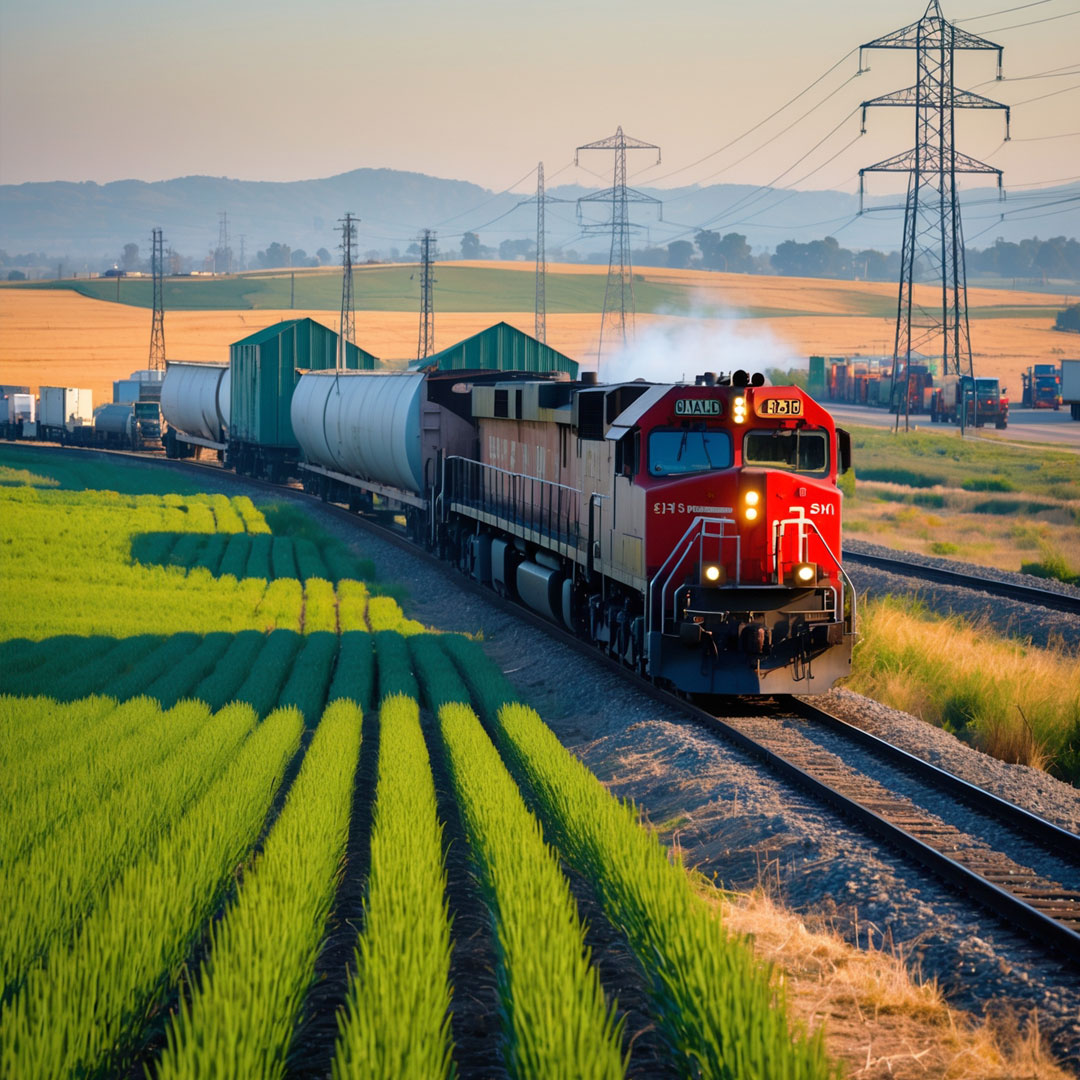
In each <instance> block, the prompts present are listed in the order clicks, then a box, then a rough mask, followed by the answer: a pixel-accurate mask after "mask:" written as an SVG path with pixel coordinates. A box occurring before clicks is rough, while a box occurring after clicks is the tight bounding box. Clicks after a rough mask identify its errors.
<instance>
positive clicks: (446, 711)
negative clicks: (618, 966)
mask: <svg viewBox="0 0 1080 1080" xmlns="http://www.w3.org/2000/svg"><path fill="white" fill-rule="evenodd" d="M439 728H440V731H441V733H442V738H443V742H444V745H445V747H446V752H447V759H448V762H449V766H450V775H451V778H452V780H453V784H454V791H455V793H456V795H457V798H458V803H459V805H460V807H461V812H462V817H463V819H464V821H465V829H466V832H467V834H468V837H469V843H470V844H471V845H472V849H473V852H474V856H475V861H476V864H477V867H478V870H479V879H480V882H481V888H482V891H483V893H484V896H485V899H486V901H487V904H488V906H489V907H490V909H491V911H492V914H493V916H494V922H495V941H496V965H497V966H496V973H497V977H498V984H499V996H500V999H501V1001H502V1010H501V1011H502V1020H503V1038H504V1055H505V1059H506V1067H507V1071H508V1072H509V1073H510V1075H511V1076H512V1077H517V1078H526V1077H529V1078H536V1080H547V1078H550V1080H557V1078H565V1080H572V1078H575V1077H586V1076H587V1077H590V1078H595V1080H604V1078H615V1077H622V1076H623V1075H624V1073H625V1062H624V1059H623V1055H622V1052H621V1042H622V1030H621V1028H622V1025H621V1024H616V1023H615V1020H614V1017H613V1014H612V1011H611V1010H610V1009H609V1007H608V1006H607V1004H606V1003H605V1001H604V992H603V990H602V988H601V986H600V980H599V978H598V977H597V973H596V969H595V968H593V967H591V966H590V964H589V957H588V952H587V950H586V948H585V930H584V927H583V926H582V924H581V921H580V919H579V918H578V913H577V905H576V904H575V902H574V898H573V896H572V895H571V893H570V887H569V885H568V884H567V881H566V878H565V877H564V876H563V873H562V870H561V869H560V868H559V860H558V856H557V855H556V854H555V852H554V851H553V850H552V849H551V848H550V847H549V846H548V845H547V844H546V843H544V836H543V831H542V830H541V828H540V823H539V822H538V821H537V820H536V818H534V817H533V816H532V814H531V813H529V810H528V808H527V807H526V806H525V803H524V801H523V800H522V798H521V794H520V792H519V791H518V789H517V785H516V784H515V783H514V781H513V779H512V778H511V776H510V774H509V772H507V770H506V766H505V765H503V763H502V760H501V759H500V758H499V753H498V751H497V750H496V749H495V747H494V745H493V744H492V742H491V739H489V738H488V736H487V734H486V732H485V731H484V729H483V728H482V727H481V726H480V721H479V720H477V718H476V714H475V713H474V712H473V711H472V709H470V708H469V707H468V706H467V705H454V704H448V705H444V706H443V707H442V708H441V709H440V710H439Z"/></svg>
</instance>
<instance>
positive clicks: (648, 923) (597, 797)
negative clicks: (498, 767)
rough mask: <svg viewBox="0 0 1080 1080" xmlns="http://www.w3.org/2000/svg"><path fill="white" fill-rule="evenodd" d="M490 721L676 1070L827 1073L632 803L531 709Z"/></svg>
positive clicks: (776, 1077) (760, 971)
mask: <svg viewBox="0 0 1080 1080" xmlns="http://www.w3.org/2000/svg"><path fill="white" fill-rule="evenodd" d="M497 730H498V734H499V742H500V745H501V747H502V749H503V752H504V753H505V754H506V755H507V756H508V758H509V759H510V760H512V761H513V762H514V763H515V764H516V765H517V766H518V768H519V769H520V770H521V772H522V774H523V775H524V776H525V777H527V779H528V782H529V784H530V785H531V787H532V789H533V791H534V793H535V795H536V797H537V799H538V802H539V804H540V806H541V807H542V808H543V812H544V816H545V820H546V821H547V823H548V825H549V827H550V829H551V831H552V833H553V835H554V836H555V838H556V843H557V844H558V847H559V850H560V851H561V852H562V854H563V856H564V858H566V859H567V861H568V862H569V863H570V864H571V865H572V866H573V867H575V869H577V870H578V872H579V873H581V874H582V875H583V876H584V877H585V878H586V879H587V880H588V881H589V882H590V883H591V884H592V886H593V888H594V889H595V890H596V893H597V896H598V897H599V899H600V902H601V904H602V905H603V908H604V912H605V914H606V915H607V917H608V919H610V920H611V922H612V923H614V924H615V925H616V926H620V927H622V928H623V931H624V932H625V933H626V936H627V938H628V939H629V942H630V946H631V948H632V949H633V951H634V953H635V955H636V956H637V958H638V961H639V963H640V964H641V966H642V968H643V969H644V971H645V973H646V975H647V976H648V977H649V980H650V982H651V984H652V985H651V997H652V1005H653V1014H654V1017H655V1019H656V1021H657V1024H658V1026H659V1028H660V1030H661V1032H662V1033H663V1035H664V1037H665V1038H666V1040H667V1042H668V1044H669V1046H670V1047H671V1050H672V1052H673V1054H674V1056H675V1059H676V1062H677V1063H678V1065H679V1066H680V1067H681V1069H682V1071H683V1072H684V1073H685V1074H686V1075H688V1076H695V1077H696V1076H702V1077H716V1078H724V1080H733V1078H738V1080H811V1078H819V1077H830V1076H833V1075H835V1070H834V1067H833V1066H832V1065H831V1063H830V1062H829V1060H828V1058H827V1056H826V1054H825V1048H824V1041H823V1038H822V1035H823V1032H822V1031H821V1030H820V1029H819V1030H818V1032H817V1034H816V1035H814V1036H813V1037H810V1038H807V1037H806V1036H805V1035H804V1034H803V1033H802V1032H795V1033H794V1034H793V1032H792V1029H791V1024H790V1022H789V1017H788V1014H787V1009H786V1007H785V1005H784V1001H783V996H782V994H781V992H780V990H779V989H778V988H777V986H776V985H775V984H774V980H773V979H772V977H771V972H770V970H769V969H768V968H767V967H765V966H763V965H762V964H761V963H759V962H758V960H757V959H756V957H755V956H754V953H753V951H752V949H751V948H750V946H749V945H748V944H747V943H746V942H745V941H742V940H740V939H738V938H735V937H732V936H730V935H729V934H728V933H727V932H726V931H725V930H724V927H723V925H722V924H721V922H720V920H719V918H718V917H717V916H716V914H715V911H713V910H711V909H710V908H709V907H708V906H707V905H706V904H705V903H704V902H703V901H702V900H701V899H700V897H698V896H696V895H695V894H694V891H693V889H692V887H691V884H690V881H689V879H688V877H687V875H686V873H685V872H684V871H683V869H682V868H681V867H680V866H678V865H673V864H672V863H671V862H670V861H669V860H668V856H667V853H666V852H665V850H664V848H663V846H662V845H661V844H660V842H659V841H658V840H657V838H656V837H655V836H654V835H652V834H651V833H649V832H647V831H646V830H645V829H643V828H641V826H640V824H639V821H638V814H637V811H636V810H635V808H634V807H633V805H632V804H629V803H621V802H619V801H618V800H616V799H614V798H612V796H611V795H610V794H609V793H608V792H607V791H606V790H605V788H604V786H603V785H602V784H601V783H600V781H599V780H597V778H596V777H595V776H594V775H593V774H592V773H591V772H590V771H589V770H588V769H587V768H586V767H585V766H584V765H583V764H582V763H581V762H580V761H579V760H578V759H577V758H575V757H574V756H573V755H572V754H571V753H570V752H569V751H568V750H566V749H565V747H563V746H562V744H561V743H560V742H559V740H558V739H557V738H556V737H555V735H554V733H553V732H552V731H551V729H550V728H548V727H547V725H546V724H544V722H543V721H542V720H541V719H540V717H539V716H538V715H537V714H536V713H535V712H534V711H533V710H532V709H530V708H528V707H526V706H524V705H504V706H503V707H502V708H501V709H500V710H499V712H498V719H497Z"/></svg>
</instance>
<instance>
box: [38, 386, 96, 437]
mask: <svg viewBox="0 0 1080 1080" xmlns="http://www.w3.org/2000/svg"><path fill="white" fill-rule="evenodd" d="M40 406H41V407H40V410H39V415H38V423H39V424H40V425H41V427H42V429H47V430H43V431H42V435H48V434H55V435H57V436H59V434H60V433H61V432H62V431H73V430H74V429H75V428H77V427H84V426H88V425H90V424H92V423H93V422H94V395H93V392H92V391H91V390H86V389H82V388H80V387H78V386H43V387H41V402H40Z"/></svg>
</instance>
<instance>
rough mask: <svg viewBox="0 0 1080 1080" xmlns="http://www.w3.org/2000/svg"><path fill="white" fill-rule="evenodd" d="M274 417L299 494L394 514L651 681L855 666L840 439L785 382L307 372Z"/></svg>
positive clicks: (806, 682)
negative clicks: (284, 433) (296, 455)
mask: <svg viewBox="0 0 1080 1080" xmlns="http://www.w3.org/2000/svg"><path fill="white" fill-rule="evenodd" d="M291 428H292V431H293V432H294V434H295V437H296V439H297V441H298V443H299V446H300V450H301V454H302V459H301V462H300V465H299V469H300V472H301V474H302V476H303V480H304V486H305V488H306V489H307V490H308V491H311V492H316V493H318V494H320V495H321V496H322V497H323V498H327V499H333V500H335V501H345V502H348V503H349V504H350V505H351V506H352V507H354V508H357V509H368V508H373V507H376V506H381V507H385V508H389V510H390V511H392V512H398V513H401V514H403V515H404V517H405V519H406V521H407V523H408V527H409V530H410V533H411V535H412V536H413V537H414V538H415V539H417V540H418V541H420V542H422V543H424V544H425V545H427V546H428V547H430V548H432V549H433V550H435V551H437V552H438V553H439V554H441V555H442V556H443V557H445V558H446V559H448V560H450V561H452V562H454V563H456V564H457V566H458V567H459V568H460V569H461V570H463V571H464V572H465V573H467V574H469V575H470V576H471V577H473V578H475V579H476V580H478V581H481V582H484V583H487V584H489V585H491V586H492V587H493V588H494V589H495V590H497V591H498V592H500V593H502V594H504V595H507V596H511V597H514V598H516V599H518V600H519V601H521V602H522V603H524V604H525V605H527V606H529V607H530V608H532V609H534V610H535V611H537V612H539V613H541V614H543V615H545V616H547V617H548V618H550V619H552V620H553V621H555V622H560V623H563V624H565V626H566V627H567V628H569V629H570V630H571V631H573V632H574V633H576V634H578V635H580V636H582V637H584V638H587V639H588V640H590V641H592V642H593V643H594V644H595V645H597V646H598V647H599V648H601V649H603V650H604V651H605V652H606V653H608V654H609V655H610V656H612V657H615V658H617V659H618V660H619V661H620V662H622V663H624V664H626V665H628V666H630V667H633V668H635V669H637V670H638V671H640V672H641V673H642V674H644V675H646V676H647V677H649V678H651V679H653V680H655V681H656V682H657V683H659V684H662V685H667V686H671V687H674V688H675V689H677V690H679V691H682V692H685V693H693V694H773V693H777V694H786V693H814V692H821V691H824V690H827V689H828V688H829V687H831V686H832V685H833V683H834V682H835V680H836V679H838V678H840V677H842V676H843V675H846V674H847V673H848V672H849V670H850V662H851V650H852V645H853V642H854V640H855V623H856V596H855V591H854V589H853V588H852V586H851V582H850V580H849V579H848V577H847V575H846V574H845V572H844V569H843V566H842V565H841V561H840V560H841V551H840V520H841V499H842V496H841V493H840V491H839V490H838V488H837V483H836V481H837V476H838V474H839V473H841V472H843V471H844V470H846V469H847V468H848V466H849V463H850V440H849V439H848V437H847V435H846V433H845V432H843V431H841V430H838V429H837V428H836V427H835V425H834V424H833V421H832V419H831V417H830V416H829V414H828V413H827V412H826V411H825V410H824V409H823V408H821V407H820V406H819V405H818V404H817V403H816V402H814V401H813V400H812V399H811V398H810V397H809V396H808V395H806V394H805V393H803V392H802V391H800V390H797V389H795V388H790V387H783V388H781V387H765V386H764V385H763V380H762V379H761V378H760V377H759V376H755V377H754V378H753V379H751V378H750V377H749V376H747V375H746V373H745V372H735V373H734V374H733V375H732V376H730V377H729V378H722V379H718V378H717V377H716V376H714V375H704V376H701V377H700V378H698V380H697V381H696V382H695V384H694V385H678V384H654V383H645V382H632V383H621V384H615V385H606V386H601V385H598V384H597V383H596V382H595V379H592V380H590V379H588V378H586V379H582V380H581V381H570V380H569V379H567V377H566V376H565V375H562V376H560V375H552V376H550V377H548V378H538V377H537V376H536V375H535V374H525V373H518V374H517V375H516V376H515V374H513V373H505V372H503V373H492V372H487V371H483V372H481V371H474V372H470V371H455V372H438V373H432V374H428V375H423V374H420V373H410V374H402V375H391V374H381V373H365V372H343V371H337V372H335V371H327V372H307V373H304V374H302V375H301V377H300V379H299V382H298V384H297V387H296V390H295V393H294V394H293V395H292V404H291Z"/></svg>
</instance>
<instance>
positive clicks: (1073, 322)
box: [1054, 304, 1080, 333]
mask: <svg viewBox="0 0 1080 1080" xmlns="http://www.w3.org/2000/svg"><path fill="white" fill-rule="evenodd" d="M1054 329H1055V330H1071V331H1073V332H1074V333H1080V304H1072V305H1071V306H1069V307H1067V308H1066V309H1065V310H1064V311H1059V312H1058V314H1057V318H1056V319H1055V320H1054Z"/></svg>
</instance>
